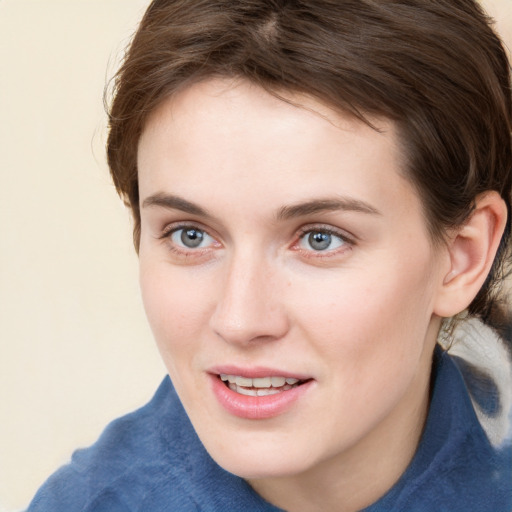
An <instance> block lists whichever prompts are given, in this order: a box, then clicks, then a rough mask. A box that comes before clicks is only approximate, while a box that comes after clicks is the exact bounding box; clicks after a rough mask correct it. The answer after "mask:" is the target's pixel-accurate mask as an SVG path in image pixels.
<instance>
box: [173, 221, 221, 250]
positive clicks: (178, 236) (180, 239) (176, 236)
mask: <svg viewBox="0 0 512 512" xmlns="http://www.w3.org/2000/svg"><path fill="white" fill-rule="evenodd" d="M170 239H171V240H172V242H173V243H174V244H175V245H177V246H178V247H182V248H185V249H201V248H204V247H208V246H209V245H212V244H213V243H214V242H215V240H214V238H213V237H211V236H210V235H209V234H208V233H206V231H203V230H202V229H198V228H196V227H193V226H187V227H182V228H178V229H175V230H173V231H172V232H171V235H170Z"/></svg>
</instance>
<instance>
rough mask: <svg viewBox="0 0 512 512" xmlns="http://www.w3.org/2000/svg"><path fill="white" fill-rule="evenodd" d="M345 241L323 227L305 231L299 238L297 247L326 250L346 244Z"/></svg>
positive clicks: (309, 249) (318, 250) (319, 250)
mask: <svg viewBox="0 0 512 512" xmlns="http://www.w3.org/2000/svg"><path fill="white" fill-rule="evenodd" d="M346 244H347V241H346V240H345V239H344V238H343V237H342V236H341V235H338V234H336V233H333V232H331V231H329V230H325V229H315V230H310V231H307V232H305V233H304V234H303V235H302V236H301V237H300V240H299V247H300V248H301V249H305V250H308V251H315V252H327V251H332V250H334V249H338V248H340V247H342V246H343V245H346Z"/></svg>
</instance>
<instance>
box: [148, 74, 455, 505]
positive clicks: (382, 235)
mask: <svg viewBox="0 0 512 512" xmlns="http://www.w3.org/2000/svg"><path fill="white" fill-rule="evenodd" d="M290 99H291V100H292V101H293V102H294V103H295V105H291V104H289V103H286V102H283V101H281V100H279V99H277V98H275V97H273V96H271V95H269V94H268V93H266V92H264V91H263V90H261V89H260V88H258V87H257V86H254V85H251V84H249V83H247V82H244V81H233V80H227V79H226V80H223V79H215V80H213V79H212V80H208V81H205V82H202V83H199V84H196V85H193V86H191V87H189V88H188V89H186V90H184V91H182V92H180V93H179V94H178V95H176V96H174V97H173V98H172V99H169V100H166V101H165V102H164V103H163V104H162V105H161V106H160V107H159V108H158V109H157V110H156V111H155V112H153V114H152V115H151V117H150V118H149V120H148V122H147V125H146V127H145V130H144V132H143V135H142V137H141V140H140V144H139V156H138V165H139V187H140V197H141V203H140V204H141V227H142V231H141V243H140V281H141V287H142V294H143V300H144V305H145V309H146V312H147V315H148V319H149V323H150V325H151V328H152V330H153V333H154V336H155V339H156V341H157V344H158V347H159V350H160V352H161V355H162V357H163V360H164V362H165V364H166V367H167V369H168V371H169V374H170V376H171V378H172V380H173V383H174V385H175V388H176V390H177V392H178V394H179V396H180V399H181V401H182V403H183V405H184V407H185V409H186V411H187V413H188V415H189V417H190V419H191V421H192V423H193V425H194V427H195V429H196V431H197V433H198V435H199V437H200V438H201V440H202V442H203V444H204V445H205V447H206V449H207V450H208V451H209V453H210V454H211V456H212V457H213V458H214V459H215V460H216V461H217V462H218V463H219V464H220V465H221V466H222V467H224V468H225V469H227V470H228V471H230V472H233V473H235V474H237V475H239V476H241V477H243V478H245V479H247V480H248V481H249V482H250V484H251V485H252V486H253V488H254V489H255V490H256V491H257V492H259V493H260V494H261V495H262V496H263V497H264V498H266V499H267V500H269V501H270V502H272V503H274V504H276V505H278V506H280V507H283V508H285V509H287V510H290V511H301V510H327V511H328V510H338V511H340V510H341V511H350V510H359V509H360V508H362V507H364V506H367V505H369V504H371V503H373V502H374V501H376V500H377V499H378V498H379V497H380V496H382V495H383V494H384V493H385V492H386V491H387V490H388V489H389V488H390V487H391V486H392V485H393V484H394V483H395V482H396V481H397V479H398V478H399V476H400V475H401V474H402V473H403V471H404V470H405V468H406V467H407V465H408V464H409V462H410V461H411V459H412V456H413V454H414V451H415V449H416V447H417V444H418V441H419V438H420V435H421V431H422V427H423V425H424V421H425V418H426V413H427V409H428V398H429V379H430V367H431V360H432V352H433V348H434V345H435V340H436V336H437V332H438V329H439V326H440V317H439V316H438V315H437V314H436V307H437V305H438V300H439V298H440V296H442V293H441V290H442V288H443V283H445V278H446V276H447V275H448V274H449V272H450V270H451V266H450V257H449V254H448V251H447V249H445V248H444V247H437V248H434V246H433V244H432V242H431V239H430V237H429V234H428V232H427V225H426V221H425V217H424V212H423V210H422V205H421V201H420V199H419V197H418V196H417V194H416V192H415V189H414V188H413V186H412V185H411V184H410V182H409V181H408V180H407V179H406V178H404V177H403V172H402V171H403V167H404V163H403V158H402V155H401V152H400V145H399V141H398V139H397V136H396V133H395V130H394V127H393V125H392V124H391V123H390V122H386V121H383V120H380V121H379V120H376V122H377V123H378V126H379V128H380V131H379V132H378V131H375V130H372V129H371V128H370V127H368V126H366V125H364V124H362V123H361V122H359V121H357V120H354V119H352V118H349V117H346V116H343V115H340V114H339V113H335V112H333V111H332V110H330V109H329V108H327V107H326V106H325V105H322V104H321V103H320V102H318V101H316V100H313V99H311V98H307V97H299V96H294V97H290ZM298 104H300V105H301V106H298ZM170 196H173V199H172V200H171V199H169V197H170ZM176 197H177V198H179V200H176ZM183 200H184V201H186V202H184V201H183ZM315 201H316V202H318V201H330V202H331V204H330V205H329V206H330V208H328V209H319V208H318V203H315V204H316V210H315V208H309V209H308V208H304V207H302V208H300V207H299V208H294V207H295V206H297V205H302V204H304V203H311V202H315ZM340 201H341V203H339V202H340ZM335 202H338V203H337V204H334V203H335ZM324 205H325V203H324ZM192 206H193V207H192ZM185 210H186V211H185ZM183 227H187V228H188V227H193V228H195V229H196V230H201V231H200V232H201V233H204V237H203V241H202V242H201V244H200V245H199V246H198V247H196V248H190V247H186V246H185V245H184V244H183V242H182V238H181V234H182V233H183V231H180V229H183ZM312 232H320V233H323V234H324V236H325V235H326V234H327V235H328V234H329V232H331V233H333V234H331V242H330V245H329V246H328V247H327V248H326V249H323V250H317V246H315V247H313V246H312V245H311V243H310V239H309V238H308V237H309V235H310V234H311V233H312ZM225 364H232V365H237V366H240V367H243V368H253V367H256V366H264V367H272V368H277V369H282V370H283V371H286V372H288V373H292V374H300V375H304V376H308V377H309V378H311V379H312V384H311V385H310V386H309V388H308V389H307V391H306V392H305V393H304V394H303V395H302V396H301V397H300V398H299V399H298V400H297V401H296V402H295V403H294V404H293V405H292V406H291V407H290V408H289V409H287V410H286V411H285V412H284V413H282V414H279V415H278V416H276V417H272V418H269V419H259V420H254V419H245V418H240V417H236V416H234V415H232V414H230V413H229V412H227V411H226V410H225V409H224V408H223V407H222V406H221V405H220V404H219V402H218V401H217V399H216V398H215V396H214V394H213V392H212V389H211V385H210V384H211V382H210V379H211V377H210V376H209V374H208V371H209V370H210V369H211V368H212V367H214V366H216V365H225Z"/></svg>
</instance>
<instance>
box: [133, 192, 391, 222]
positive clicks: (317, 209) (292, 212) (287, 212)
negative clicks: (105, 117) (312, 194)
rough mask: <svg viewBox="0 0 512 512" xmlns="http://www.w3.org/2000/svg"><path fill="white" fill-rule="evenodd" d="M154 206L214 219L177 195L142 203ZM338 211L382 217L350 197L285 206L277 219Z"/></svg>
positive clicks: (167, 195)
mask: <svg viewBox="0 0 512 512" xmlns="http://www.w3.org/2000/svg"><path fill="white" fill-rule="evenodd" d="M152 206H159V207H161V208H167V209H169V210H180V211H182V212H185V213H189V214H191V215H198V216H200V217H205V218H213V216H212V215H211V214H210V213H209V212H208V211H207V210H205V209H204V208H202V207H201V206H199V205H197V204H195V203H192V202H190V201H187V200H186V199H183V198H182V197H179V196H175V195H169V194H164V193H158V194H154V195H152V196H149V197H147V198H146V199H144V201H143V203H142V207H143V208H148V207H152ZM338 210H342V211H351V212H358V213H365V214H370V215H381V213H380V212H379V210H377V209H376V208H374V207H373V206H371V205H370V204H368V203H366V202H364V201H361V200H359V199H354V198H350V197H339V198H328V199H313V200H311V201H306V202H302V203H297V204H294V205H289V206H283V207H282V208H280V209H279V210H278V212H277V215H276V218H277V220H288V219H292V218H295V217H303V216H305V215H311V214H314V213H321V212H329V211H338Z"/></svg>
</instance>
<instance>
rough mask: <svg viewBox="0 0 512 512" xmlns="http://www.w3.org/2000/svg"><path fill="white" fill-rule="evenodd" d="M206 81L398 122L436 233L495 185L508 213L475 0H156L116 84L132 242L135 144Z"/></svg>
mask: <svg viewBox="0 0 512 512" xmlns="http://www.w3.org/2000/svg"><path fill="white" fill-rule="evenodd" d="M213 76H226V77H243V78H245V79H247V80H249V81H251V82H253V83H256V84H258V85H260V86H261V87H264V88H265V89H266V90H268V91H269V92H271V93H273V94H277V95H278V94H279V93H280V92H283V91H285V92H292V93H306V94H308V95H310V96H313V97H315V98H317V99H319V100H320V101H322V102H324V103H326V104H327V105H329V106H331V107H332V108H334V109H337V110H339V111H342V112H345V113H350V114H353V115H355V116H357V117H358V118H360V119H361V120H363V121H365V122H369V121H368V119H369V118H370V117H371V116H378V117H384V118H388V119H390V120H392V121H394V122H395V123H396V126H397V128H398V130H399V133H400V137H401V143H402V145H403V148H404V153H405V156H406V158H407V163H408V166H407V171H406V172H407V176H408V178H409V179H410V181H411V182H412V183H413V184H414V186H415V187H416V189H417V190H418V192H419V195H420V197H421V198H422V201H423V205H424V209H425V216H426V219H427V223H428V226H429V229H430V232H431V234H432V238H433V240H434V241H436V240H437V241H439V240H441V239H442V238H443V235H444V234H445V233H446V229H447V228H450V227H456V226H459V225H461V224H462V223H463V222H464V221H465V220H466V219H467V218H468V216H469V215H470V214H471V211H472V208H473V206H474V201H475V198H476V197H477V195H478V194H480V193H482V192H484V191H487V190H496V191H498V192H499V193H500V195H501V196H502V197H503V199H504V200H505V201H506V203H507V207H508V210H509V214H510V210H511V208H510V203H511V190H512V181H511V180H512V177H511V171H510V166H511V162H512V147H511V137H510V134H511V113H512V107H511V97H510V76H509V63H508V59H507V56H506V53H505V51H504V49H503V46H502V44H501V41H500V39H499V38H498V37H497V35H496V34H495V32H494V31H493V30H492V28H491V24H490V20H489V18H488V17H487V16H486V14H485V13H484V11H483V10H482V8H481V7H480V6H479V4H478V3H477V2H476V1H474V0H436V1H433V0H237V1H234V0H154V1H153V2H152V3H151V5H150V6H149V8H148V9H147V11H146V14H145V16H144V18H143V20H142V22H141V24H140V26H139V29H138V31H137V32H136V34H135V36H134V38H133V41H132V43H131V45H130V47H129V49H128V51H127V53H126V56H125V59H124V63H123V65H122V67H121V69H120V70H119V72H118V74H117V76H116V80H115V83H114V90H113V94H114V97H113V101H112V104H111V109H110V132H109V138H108V146H107V152H108V162H109V166H110V170H111V173H112V176H113V179H114V183H115V186H116V188H117V190H118V192H119V194H120V195H121V197H123V198H124V200H125V201H126V203H127V204H128V205H129V206H130V207H131V209H132V212H133V218H134V241H135V246H136V248H138V244H139V238H140V211H139V190H138V181H137V146H138V141H139V138H140V135H141V133H142V131H143V129H144V126H145V122H146V119H147V117H148V115H149V114H150V113H151V112H152V111H153V110H154V109H155V108H156V107H157V106H158V105H159V104H160V103H161V102H162V101H163V100H164V99H166V98H168V97H170V96H172V95H173V94H175V93H176V92H177V91H178V90H181V89H183V88H184V87H187V86H188V85H190V84H192V83H195V82H198V81H200V80H204V79H206V78H208V77H213ZM510 223H511V221H510V215H509V218H508V222H507V228H506V233H505V235H504V237H503V240H502V243H501V246H500V251H499V254H498V256H497V258H496V261H495V264H494V266H493V270H492V272H491V275H490V276H489V278H488V280H487V282H486V284H485V285H484V287H483V288H482V290H481V291H480V293H479V294H478V296H477V297H476V298H475V300H474V301H473V303H472V304H471V306H470V308H469V311H470V313H471V314H474V315H478V316H481V317H482V318H483V319H484V320H485V318H486V316H487V315H488V314H489V310H490V308H491V307H492V305H493V299H492V290H493V288H494V287H495V285H496V284H497V283H500V282H501V281H502V276H503V272H504V269H505V261H506V257H507V254H508V249H509V246H510Z"/></svg>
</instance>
